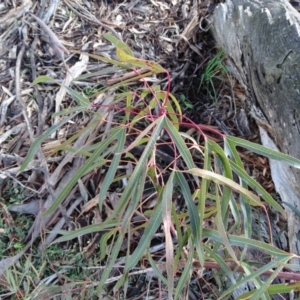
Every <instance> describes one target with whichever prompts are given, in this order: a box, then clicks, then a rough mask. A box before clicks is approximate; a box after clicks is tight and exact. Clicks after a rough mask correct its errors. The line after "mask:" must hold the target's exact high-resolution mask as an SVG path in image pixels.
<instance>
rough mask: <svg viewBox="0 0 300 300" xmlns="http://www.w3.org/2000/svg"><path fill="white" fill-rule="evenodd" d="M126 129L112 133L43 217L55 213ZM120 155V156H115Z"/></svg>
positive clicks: (119, 128) (100, 144) (120, 128)
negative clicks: (79, 180)
mask: <svg viewBox="0 0 300 300" xmlns="http://www.w3.org/2000/svg"><path fill="white" fill-rule="evenodd" d="M124 131H125V129H124V128H122V127H117V128H115V129H113V130H112V131H111V136H110V137H109V138H107V139H106V140H104V141H103V142H101V143H99V147H98V149H97V150H96V151H95V152H94V153H93V155H92V156H91V157H89V158H88V159H87V161H86V162H85V164H84V165H83V166H82V167H81V168H80V169H79V170H78V171H77V173H76V174H75V175H74V176H73V178H72V179H71V180H70V181H69V182H68V183H67V185H66V187H65V188H64V189H63V190H62V192H61V193H60V194H59V196H58V197H57V198H56V200H55V201H54V202H53V203H52V204H51V206H50V207H49V208H48V209H47V211H46V212H45V213H44V214H43V216H47V215H48V214H50V213H52V212H54V211H55V210H56V208H57V207H58V206H59V205H60V204H61V202H62V201H63V200H64V199H65V197H66V196H67V195H68V194H69V192H70V190H71V189H72V188H73V186H74V185H75V184H76V183H77V181H78V179H80V178H81V177H82V176H83V175H85V174H86V173H87V172H88V171H89V170H91V168H93V167H95V161H96V160H99V156H100V155H101V153H102V152H103V151H105V150H106V149H107V148H108V146H109V144H111V143H112V142H113V141H115V140H116V141H118V140H119V139H120V138H122V134H124ZM115 155H118V154H115Z"/></svg>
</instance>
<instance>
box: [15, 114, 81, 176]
mask: <svg viewBox="0 0 300 300" xmlns="http://www.w3.org/2000/svg"><path fill="white" fill-rule="evenodd" d="M77 114H79V112H77V113H75V114H74V115H71V116H69V117H66V118H65V119H63V120H62V121H60V122H59V123H57V124H55V125H53V126H52V127H50V128H48V129H47V130H46V131H45V132H44V133H43V134H42V135H40V136H39V137H38V138H37V139H36V140H35V141H34V142H33V143H32V145H31V147H30V149H29V150H28V154H27V156H26V158H25V159H24V161H23V163H22V165H21V167H20V172H22V171H24V170H25V169H26V167H27V166H28V164H29V163H30V162H31V161H32V159H33V157H34V155H35V154H36V153H37V151H38V149H39V147H40V146H41V144H42V142H43V141H44V140H45V139H46V138H48V136H50V135H51V134H52V133H54V132H55V131H56V130H58V129H59V128H60V127H61V126H62V125H63V124H65V123H67V122H69V120H71V119H72V118H74V117H75V116H76V115H77Z"/></svg>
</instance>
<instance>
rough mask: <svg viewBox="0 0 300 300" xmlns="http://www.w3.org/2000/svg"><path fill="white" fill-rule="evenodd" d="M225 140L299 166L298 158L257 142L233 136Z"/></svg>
mask: <svg viewBox="0 0 300 300" xmlns="http://www.w3.org/2000/svg"><path fill="white" fill-rule="evenodd" d="M225 138H226V140H227V141H228V142H230V143H233V144H234V145H235V146H240V147H243V148H246V149H248V150H250V151H252V152H254V153H257V154H260V155H263V156H266V157H268V158H271V159H275V160H279V161H284V162H286V163H287V164H289V165H291V166H293V167H295V168H298V169H299V168H300V160H299V159H297V158H294V157H292V156H289V155H287V154H283V153H280V152H278V151H274V150H272V149H270V148H267V147H264V146H261V145H259V144H255V143H252V142H249V141H246V140H243V139H240V138H237V137H233V136H226V137H225Z"/></svg>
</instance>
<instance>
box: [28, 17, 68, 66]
mask: <svg viewBox="0 0 300 300" xmlns="http://www.w3.org/2000/svg"><path fill="white" fill-rule="evenodd" d="M29 15H30V16H31V17H33V18H34V19H35V20H36V21H37V23H38V24H39V25H40V27H41V28H42V29H43V31H44V32H45V34H47V35H48V37H49V41H50V44H51V47H52V49H53V52H54V54H55V55H56V57H57V58H59V59H60V60H61V61H62V62H63V64H64V66H65V68H66V70H68V67H67V64H66V62H65V54H67V55H69V51H68V49H67V48H66V47H65V46H64V45H63V44H62V43H61V42H60V40H59V39H58V37H57V36H56V35H55V33H54V32H53V31H52V30H51V29H50V28H49V27H48V26H47V25H46V23H45V22H44V21H43V20H41V19H40V18H38V17H36V16H35V15H34V14H32V13H30V12H29Z"/></svg>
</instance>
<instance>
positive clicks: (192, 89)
mask: <svg viewBox="0 0 300 300" xmlns="http://www.w3.org/2000/svg"><path fill="white" fill-rule="evenodd" d="M217 2H218V1H211V2H210V1H196V0H195V1H181V0H177V1H176V0H173V1H150V0H140V1H133V0H131V1H84V2H82V3H81V4H79V2H75V1H68V0H64V1H60V3H59V4H58V6H56V5H55V4H54V3H51V2H50V1H41V3H40V4H39V5H36V4H33V3H31V1H23V4H22V5H21V4H20V3H19V2H17V3H15V2H14V5H15V6H14V5H13V2H12V3H10V1H6V3H5V4H3V6H2V8H1V9H2V14H1V15H0V24H1V25H0V36H1V45H0V82H1V86H2V90H3V91H2V95H1V101H2V102H1V120H0V130H1V134H0V147H1V154H0V155H1V160H0V163H1V181H0V182H1V201H0V212H1V224H0V230H1V232H0V234H1V236H0V251H1V255H2V257H3V259H2V261H1V262H0V266H1V267H3V270H4V268H5V267H9V271H7V273H6V274H3V273H2V277H1V279H0V280H1V282H0V283H1V286H2V287H1V289H0V296H1V297H3V299H6V298H5V297H7V298H9V297H13V298H15V299H17V298H20V299H33V295H34V299H48V298H50V296H51V295H52V296H53V295H61V297H63V295H65V296H66V297H67V296H68V295H72V297H81V298H82V299H93V298H94V297H96V296H95V295H99V293H100V294H101V295H102V297H103V299H165V298H166V297H167V296H166V291H167V288H166V286H168V287H169V286H170V285H171V284H170V282H166V279H165V277H163V276H162V277H161V278H158V276H157V272H156V269H155V266H156V268H157V265H156V264H155V262H157V263H158V262H161V263H162V264H160V265H159V266H160V268H161V272H162V274H165V273H166V272H167V273H168V258H167V260H166V256H168V254H167V253H166V249H169V250H170V248H168V245H167V246H166V244H167V242H168V241H167V237H165V235H164V232H165V231H164V230H162V228H159V229H158V230H157V231H154V232H153V236H151V238H150V241H151V242H150V243H149V247H148V248H147V255H144V256H143V259H141V260H139V261H138V267H135V268H133V269H132V270H131V273H130V277H129V280H127V281H126V284H124V282H123V281H122V280H123V279H122V280H121V279H120V278H123V277H124V276H123V277H122V275H123V274H124V268H126V264H127V262H126V260H127V255H129V254H130V253H135V252H134V251H135V250H136V249H138V247H139V242H140V239H141V236H142V235H143V234H144V227H145V223H147V222H148V221H149V220H150V217H149V216H150V213H151V211H152V210H153V209H154V207H156V204H157V194H155V189H156V192H157V189H158V187H159V186H160V185H162V186H164V184H166V186H167V182H169V181H168V180H169V176H172V175H171V174H172V173H171V169H170V165H171V163H172V162H173V161H174V160H175V161H177V157H176V153H175V152H174V149H173V148H172V147H171V146H170V145H171V141H170V140H168V139H166V137H165V136H164V135H162V136H159V137H157V141H159V142H158V143H157V147H156V150H155V151H156V156H155V159H154V158H153V160H155V162H153V160H152V161H151V160H150V161H148V164H147V167H149V166H150V165H149V164H150V163H152V164H153V165H154V166H155V168H154V169H153V174H154V175H153V174H152V175H151V172H149V174H148V177H147V178H148V179H147V180H146V182H145V183H143V182H141V183H140V184H142V185H143V187H144V191H143V194H142V195H141V197H140V198H141V199H142V200H141V204H140V205H138V206H137V207H138V210H137V211H135V213H134V218H132V223H130V224H127V223H126V222H125V221H124V220H123V221H122V223H121V224H126V226H128V228H130V229H128V231H126V233H125V234H124V235H123V236H122V235H119V236H118V235H117V234H116V232H117V231H116V232H114V231H113V230H110V229H109V227H103V228H102V227H101V224H102V222H103V221H104V220H107V219H109V218H110V217H111V216H114V214H115V215H116V214H117V213H116V211H117V210H118V209H119V206H118V203H119V201H122V199H123V198H122V197H123V196H124V185H126V184H129V182H130V174H131V176H133V174H135V173H134V172H133V171H132V170H133V166H135V163H137V161H138V160H141V159H142V158H143V153H144V152H143V151H146V150H145V149H146V148H147V147H146V146H144V145H143V144H138V142H136V143H135V141H136V140H135V139H136V136H137V135H138V134H141V133H142V132H143V130H146V128H148V127H147V126H148V125H149V124H151V122H149V120H147V122H145V121H144V120H143V119H142V118H141V119H138V118H137V117H135V116H138V115H142V114H143V113H144V114H145V116H147V117H148V116H152V117H153V116H155V109H156V107H155V105H154V104H153V103H152V102H151V101H152V100H153V99H152V98H151V96H152V92H153V90H152V89H154V87H155V89H157V90H156V92H157V94H156V95H158V96H157V97H158V98H159V97H163V96H161V95H164V94H163V92H164V91H166V90H168V92H170V93H171V94H172V95H173V96H174V98H176V99H177V100H176V101H175V100H174V103H175V106H176V103H177V104H179V105H180V107H181V110H182V114H181V115H182V116H183V120H181V122H180V125H181V127H180V130H181V131H184V132H186V133H187V134H192V130H193V126H191V125H190V124H201V126H202V127H201V128H202V129H203V130H204V131H205V130H206V131H207V135H206V136H207V137H209V138H210V139H212V140H213V141H214V142H216V143H218V144H220V145H222V143H223V142H222V140H221V138H220V135H219V133H222V134H224V135H231V136H237V137H242V138H246V139H248V140H250V141H252V142H259V136H258V133H257V128H256V126H255V124H254V122H253V120H251V119H250V118H249V116H247V107H246V102H245V92H244V91H243V89H242V88H241V87H240V86H239V84H238V82H237V81H236V80H235V79H234V78H233V77H232V76H231V75H230V73H229V72H228V70H227V68H226V59H225V56H224V54H223V52H222V49H218V47H217V46H216V45H215V43H214V41H213V39H212V37H211V34H210V32H209V27H210V26H211V24H210V20H209V16H210V14H211V13H213V10H214V7H215V5H216V4H217ZM0 13H1V11H0ZM30 13H32V14H33V15H34V16H37V17H38V18H40V19H43V20H44V21H45V23H46V24H48V25H47V26H48V28H51V31H52V32H53V33H55V36H56V37H58V39H59V40H58V42H57V41H56V40H55V39H54V38H51V33H50V34H49V32H47V29H45V28H42V27H43V25H41V24H40V22H39V21H38V22H37V21H36V19H35V18H34V17H32V16H31V14H30ZM105 34H108V35H105ZM116 38H117V39H118V40H119V41H122V42H123V43H124V44H123V43H121V42H118V40H116ZM60 43H61V44H60ZM62 45H63V47H62ZM126 45H127V46H126ZM116 46H117V48H118V47H119V49H121V50H123V52H122V53H121V54H120V52H119V53H117V52H116ZM127 47H129V48H127ZM130 49H131V50H130ZM55 50H56V51H55ZM130 51H132V52H130ZM87 53H88V54H87ZM128 54H133V55H134V57H135V58H136V59H141V61H138V60H134V61H130V59H129V57H128V56H126V55H128ZM100 56H101V58H102V60H100V59H99V57H100ZM120 57H121V58H123V64H121V65H120V64H118V63H116V61H117V60H118V61H119V60H120ZM142 60H143V61H142ZM145 61H146V62H147V63H146V62H145ZM148 62H153V63H158V64H159V66H158V65H150V70H151V72H150V73H149V74H148V73H146V72H149V68H148V69H147V68H146V67H147V66H149V65H147V64H148ZM109 63H110V64H109ZM125 63H126V64H129V63H132V64H134V63H135V64H136V66H138V67H139V68H137V71H134V72H132V71H131V70H129V69H128V70H127V69H126V66H125ZM119 67H120V68H119ZM161 67H162V68H163V70H167V71H168V73H167V75H166V73H162V72H156V71H157V70H161V69H160V68H161ZM145 73H146V74H147V76H145V77H144V78H143V80H141V79H140V78H142V76H141V74H145ZM40 76H42V77H40ZM137 76H140V77H139V78H136V77H137ZM50 77H51V78H50ZM132 78H133V79H134V80H133V81H130V80H131V79H132ZM126 80H128V82H126ZM103 91H105V93H104V92H103ZM100 92H101V93H100ZM143 93H144V94H143ZM116 94H118V95H122V97H121V96H120V98H114V95H116ZM156 100H157V99H156ZM126 101H127V102H126ZM146 102H147V105H149V106H150V108H151V109H150V111H151V113H150V114H148V112H147V113H146V112H144V110H143V109H144V104H145V103H146ZM151 103H152V104H151ZM129 104H130V105H129ZM151 105H152V106H151ZM168 109H169V110H168ZM167 110H168V112H170V111H171V110H172V111H174V109H173V108H170V107H169V108H167ZM158 115H159V114H158ZM127 119H128V120H129V119H130V121H131V123H130V124H134V131H131V132H130V131H128V132H127V134H126V139H125V140H124V147H122V148H120V149H118V143H115V144H110V143H108V144H107V146H106V147H107V149H106V148H105V151H108V152H107V153H108V155H104V154H103V153H102V152H101V149H100V148H101V147H102V146H101V145H102V144H101V143H100V141H101V139H104V140H105V133H106V132H109V131H110V130H113V129H112V128H113V125H114V124H117V122H122V120H123V121H124V120H125V121H126V120H127ZM155 120H156V119H152V122H153V123H155V122H156V121H155ZM187 120H188V121H187ZM175 123H176V122H175ZM177 125H178V124H177ZM127 126H128V125H127ZM116 135H117V136H118V139H119V142H120V144H121V140H122V133H121V132H117V131H116ZM174 136H176V135H174ZM141 137H142V136H141ZM109 141H110V140H109ZM197 142H198V143H199V145H201V146H199V147H200V148H201V149H203V151H204V146H203V145H204V140H203V138H201V137H199V139H198V140H197ZM131 143H135V144H134V146H135V147H133V146H132V144H131ZM177 147H178V146H177ZM110 148H113V149H112V150H111V149H110ZM99 149H100V150H99ZM124 149H125V150H126V151H128V153H127V156H124V157H122V160H121V161H118V162H117V160H116V164H117V165H116V170H117V171H116V175H115V177H114V178H115V180H114V181H113V182H112V184H111V185H110V186H108V187H106V188H105V187H104V185H105V184H104V183H105V178H107V177H106V176H107V174H111V173H110V170H111V169H110V167H109V166H110V164H109V163H110V162H112V164H113V163H114V162H115V161H114V159H115V157H116V156H114V154H115V153H121V152H122V151H125V150H124ZM117 150H118V151H117ZM97 151H99V152H97ZM109 151H111V152H109ZM97 153H99V155H98V156H99V157H100V158H101V159H104V160H105V163H103V161H101V159H100V158H99V159H98V158H97V157H96V154H97ZM122 154H124V152H122ZM239 155H240V156H241V159H242V160H243V162H244V165H245V169H246V170H247V172H248V174H250V176H251V177H252V178H254V179H255V180H256V181H257V182H259V183H260V184H261V185H262V186H263V187H264V188H265V189H266V191H267V192H269V193H271V194H272V193H273V194H274V197H276V194H275V192H274V186H273V184H272V181H271V177H270V172H269V166H268V160H267V158H265V157H261V156H258V155H254V154H253V153H251V152H249V151H246V150H243V151H242V150H241V151H239ZM92 158H93V160H92ZM193 161H194V163H195V164H196V166H202V165H203V164H205V162H204V159H203V157H199V156H198V155H197V153H195V155H194V156H193ZM178 162H179V164H181V166H183V165H184V159H182V158H178ZM25 164H26V167H25V169H24V170H22V171H21V172H20V166H21V165H22V166H25ZM153 165H152V166H153ZM85 166H86V167H85ZM117 166H118V168H117ZM214 167H215V166H214ZM149 169H151V166H150V167H149ZM183 169H184V167H182V169H181V170H183ZM157 170H164V173H163V172H161V174H163V175H161V176H160V177H159V178H158V180H157V182H155V180H154V179H155V176H156V175H157V174H156V173H155V172H157ZM165 170H167V171H165ZM131 172H132V173H131ZM128 174H129V175H128ZM112 176H114V175H112ZM151 176H152V177H151ZM145 178H146V177H145ZM149 178H150V179H149ZM191 178H192V176H190V177H187V182H188V183H189V187H190V188H191V190H193V191H196V190H197V188H195V186H194V183H193V182H192V180H191ZM112 179H113V178H112ZM72 180H73V181H72ZM136 180H137V182H139V177H137V179H136ZM70 182H72V185H71V184H70ZM137 185H138V184H137ZM68 186H69V187H70V188H69V189H67V190H66V187H68ZM193 188H194V189H193ZM105 189H106V191H107V192H106V193H105V195H103V194H102V195H101V193H102V192H101V190H102V191H103V190H105ZM175 190H176V189H175ZM137 191H138V190H137ZM210 193H211V194H213V191H211V192H210ZM173 196H174V199H175V198H176V196H177V195H176V192H175V194H174V195H173ZM101 197H104V198H105V201H104V200H103V201H102V209H101V208H100V206H98V203H99V201H100V200H99V199H100V198H101ZM211 197H212V196H211ZM104 198H103V199H104ZM209 201H210V202H213V201H214V199H213V198H211V199H209ZM124 203H125V202H124ZM56 204H57V205H56ZM127 205H129V204H128V203H126V207H127ZM173 205H174V207H173V209H175V208H176V209H178V208H179V210H181V209H182V210H181V214H182V215H183V214H186V212H187V210H188V208H186V206H185V204H184V203H183V201H182V198H181V199H180V197H179V196H178V199H177V200H176V201H175V202H174V203H173ZM49 207H50V209H51V208H53V210H52V211H51V212H50V211H48V215H47V216H46V217H45V216H44V215H42V213H43V212H44V211H46V210H47V209H48V208H49ZM209 207H210V206H209V204H207V205H206V208H205V209H207V210H208V208H209ZM121 212H123V213H124V210H123V211H122V208H120V214H121ZM126 212H127V211H126ZM207 213H208V214H209V212H207ZM272 213H274V212H273V211H272ZM132 215H133V212H132ZM132 215H131V214H129V216H130V218H131V217H132ZM122 216H123V214H122ZM125 216H126V214H125ZM212 216H213V217H209V218H208V219H207V220H206V222H207V224H209V225H208V226H211V227H213V224H214V222H215V219H214V214H212ZM276 216H277V215H276ZM128 218H129V217H128ZM173 218H174V216H173ZM264 218H265V215H264V214H263V213H262V215H261V216H259V217H258V219H259V220H260V221H259V222H257V223H258V226H257V227H260V226H261V223H260V222H261V220H262V219H264ZM274 219H275V217H274ZM111 220H112V221H113V217H111ZM145 220H146V222H145ZM183 220H184V221H183ZM181 221H182V222H183V223H184V222H185V221H186V216H184V217H182V216H181V217H180V218H179V217H178V220H177V222H178V224H176V221H174V224H173V225H174V226H175V227H176V230H177V231H178V228H177V226H179V223H180V222H181ZM281 221H282V220H281V219H280V217H278V216H277V217H276V224H275V227H276V226H277V224H278V223H280V222H281ZM189 222H190V221H189ZM230 222H231V221H230ZM266 222H267V221H266ZM149 223H151V222H150V221H149ZM97 224H100V225H99V226H98V227H97ZM93 226H95V227H93ZM124 226H125V225H124ZM126 226H125V227H126ZM262 227H263V228H265V226H264V225H262ZM277 227H278V226H277ZM85 228H88V230H87V231H85ZM93 228H94V229H93ZM116 228H117V230H121V229H120V228H119V227H116ZM126 228H127V227H126ZM78 229H82V231H80V232H77V233H76V235H74V238H75V239H68V240H64V241H62V240H60V242H59V241H57V240H56V239H57V238H58V237H59V236H61V235H60V234H62V233H63V231H62V230H64V233H66V231H70V232H72V231H74V232H75V231H76V230H78ZM176 230H175V229H174V228H170V231H171V232H172V236H171V235H170V237H172V238H173V240H174V239H175V232H176ZM145 231H146V230H145ZM258 231H259V230H258ZM275 231H276V230H275ZM177 234H179V236H181V239H182V240H180V238H179V241H177V242H178V243H179V245H182V248H184V249H185V250H184V251H186V253H184V255H186V257H185V258H186V259H188V258H189V254H188V253H189V252H188V250H187V248H186V247H187V246H188V245H187V244H185V242H184V240H185V239H188V237H187V235H186V233H184V230H183V231H182V233H181V234H180V233H177ZM280 235H282V236H284V235H285V234H284V230H282V232H280ZM119 237H122V239H121V240H120V241H119ZM177 238H178V237H177ZM263 238H264V239H265V240H266V239H269V237H268V233H266V236H264V237H263ZM278 240H280V238H278ZM53 241H56V242H55V243H52V242H53ZM118 242H120V243H119V244H118ZM169 242H170V241H169ZM51 243H52V244H51ZM175 244H176V243H175ZM116 245H119V251H118V252H117V251H116V252H114V249H115V247H117V246H116ZM183 245H184V247H183ZM207 246H209V244H207ZM277 246H278V247H279V248H281V249H283V250H287V251H288V249H287V248H286V247H287V246H286V245H283V244H282V241H280V242H278V245H277ZM208 251H209V250H208ZM176 253H180V255H182V253H181V252H176ZM114 255H116V256H117V257H116V258H115V259H116V260H115V261H114V262H115V264H114V266H113V267H112V268H111V269H110V271H109V272H108V273H107V274H106V275H107V278H106V280H105V281H104V282H102V283H101V284H102V286H101V289H100V292H99V281H100V282H101V280H102V279H103V278H104V277H105V276H106V275H105V276H103V272H104V271H103V270H104V269H105V268H109V267H108V266H107V265H108V262H109V261H113V256H114ZM184 255H183V256H184ZM8 258H12V259H11V260H8ZM19 259H20V261H19V262H17V261H18V260H19ZM255 259H257V260H258V261H259V259H258V258H255ZM175 260H177V262H176V264H177V269H176V272H175V273H174V274H175V282H176V281H177V284H179V283H180V280H179V278H182V277H183V274H184V271H185V268H184V264H183V260H182V257H181V256H180V257H179V256H178V257H176V259H175ZM261 260H263V259H261ZM166 261H167V262H166ZM165 262H166V263H165ZM192 270H193V271H192V272H191V274H190V281H189V285H188V286H184V285H183V287H182V289H183V290H185V295H188V298H189V299H215V298H217V296H218V294H219V292H220V289H222V288H225V287H224V286H223V283H222V280H223V279H224V276H223V275H220V274H219V273H218V271H217V270H214V269H213V268H211V269H205V270H204V271H203V269H202V268H200V267H199V266H198V267H197V266H196V264H195V263H194V268H193V269H192ZM202 272H204V273H203V276H202ZM7 274H10V276H8V275H7ZM104 274H105V273H104ZM176 276H178V278H177V277H176ZM180 276H182V277H180ZM103 280H104V279H103ZM178 282H179V283H178ZM96 288H97V289H96ZM11 294H12V295H14V296H11Z"/></svg>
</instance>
